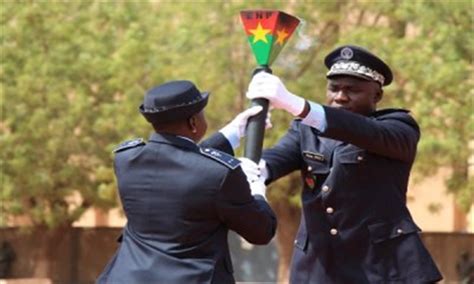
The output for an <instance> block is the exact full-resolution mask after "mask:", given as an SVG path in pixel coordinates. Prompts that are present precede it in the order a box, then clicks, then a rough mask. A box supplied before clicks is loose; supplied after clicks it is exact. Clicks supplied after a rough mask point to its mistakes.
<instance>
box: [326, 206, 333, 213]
mask: <svg viewBox="0 0 474 284" xmlns="http://www.w3.org/2000/svg"><path fill="white" fill-rule="evenodd" d="M326 212H327V213H329V214H331V213H332V212H334V209H333V208H332V207H328V208H326Z"/></svg>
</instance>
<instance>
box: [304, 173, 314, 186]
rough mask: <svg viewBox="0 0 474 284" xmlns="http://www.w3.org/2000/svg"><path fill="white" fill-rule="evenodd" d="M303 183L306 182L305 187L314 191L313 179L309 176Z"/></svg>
mask: <svg viewBox="0 0 474 284" xmlns="http://www.w3.org/2000/svg"><path fill="white" fill-rule="evenodd" d="M304 181H305V182H306V185H307V186H308V187H309V188H310V189H314V179H313V178H312V177H310V176H307V177H306V178H305V179H304Z"/></svg>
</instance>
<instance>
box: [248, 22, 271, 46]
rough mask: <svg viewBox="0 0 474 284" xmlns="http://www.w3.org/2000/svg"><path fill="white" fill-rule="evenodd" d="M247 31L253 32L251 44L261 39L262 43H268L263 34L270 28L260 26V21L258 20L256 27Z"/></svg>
mask: <svg viewBox="0 0 474 284" xmlns="http://www.w3.org/2000/svg"><path fill="white" fill-rule="evenodd" d="M249 32H250V33H251V34H253V42H252V44H254V43H256V42H257V41H259V40H261V41H263V42H264V43H268V40H267V37H266V36H265V35H266V34H268V33H269V32H271V30H267V29H264V28H262V25H261V24H260V22H258V26H257V28H256V29H253V30H249Z"/></svg>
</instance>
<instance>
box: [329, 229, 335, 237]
mask: <svg viewBox="0 0 474 284" xmlns="http://www.w3.org/2000/svg"><path fill="white" fill-rule="evenodd" d="M329 232H330V233H331V235H333V236H335V235H337V229H334V228H332V229H331V230H330V231H329Z"/></svg>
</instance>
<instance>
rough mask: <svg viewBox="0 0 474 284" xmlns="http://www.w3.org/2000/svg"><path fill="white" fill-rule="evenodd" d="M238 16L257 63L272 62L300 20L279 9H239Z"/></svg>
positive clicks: (268, 63)
mask: <svg viewBox="0 0 474 284" xmlns="http://www.w3.org/2000/svg"><path fill="white" fill-rule="evenodd" d="M240 18H241V20H242V23H243V25H244V28H245V32H246V33H247V36H248V40H249V43H250V46H251V47H252V51H253V54H254V55H255V58H256V59H257V63H258V64H259V65H267V66H269V65H270V64H272V63H273V61H274V60H275V58H276V57H277V55H278V53H280V51H281V50H282V48H283V46H285V44H286V42H287V41H288V39H289V38H290V36H291V35H292V34H293V32H294V31H295V29H296V27H297V26H298V25H299V23H300V21H299V20H298V19H297V18H295V17H293V16H291V15H288V14H286V13H284V12H281V11H266V10H252V11H241V12H240Z"/></svg>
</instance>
